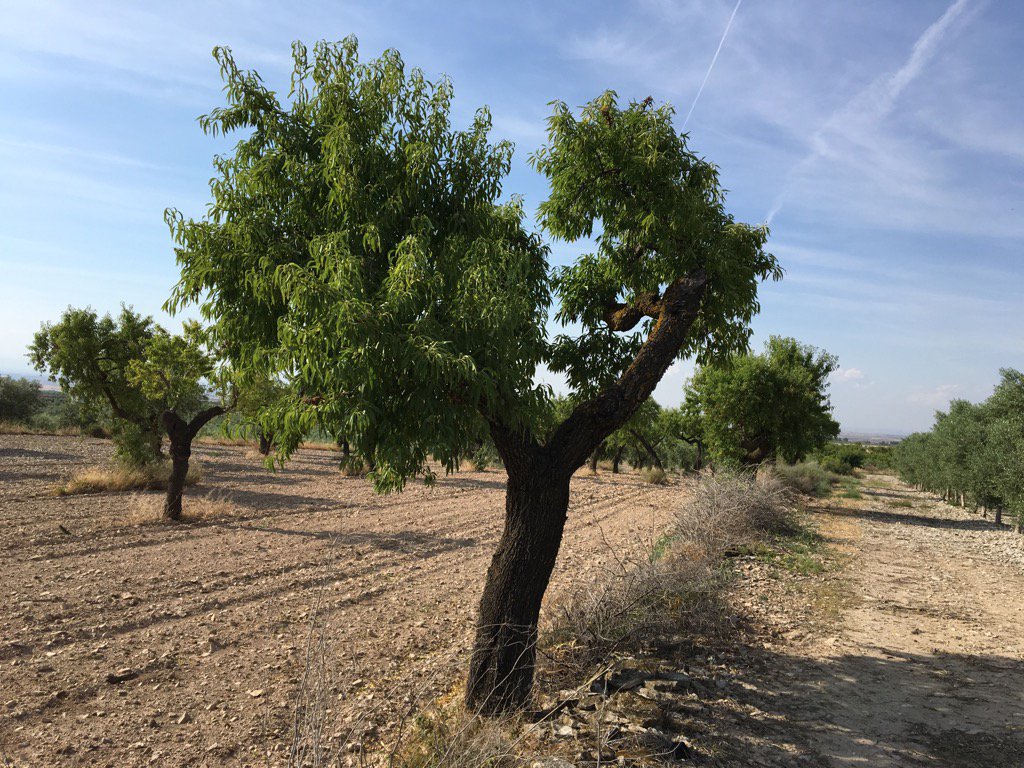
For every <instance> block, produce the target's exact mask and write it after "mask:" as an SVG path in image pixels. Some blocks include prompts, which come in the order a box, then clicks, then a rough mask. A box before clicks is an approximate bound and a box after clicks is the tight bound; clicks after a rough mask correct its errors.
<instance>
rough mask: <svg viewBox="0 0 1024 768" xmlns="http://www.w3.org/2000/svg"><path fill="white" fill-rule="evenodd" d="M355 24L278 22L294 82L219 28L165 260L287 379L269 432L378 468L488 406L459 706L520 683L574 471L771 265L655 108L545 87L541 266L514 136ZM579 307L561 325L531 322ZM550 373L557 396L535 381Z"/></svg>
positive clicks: (743, 310) (729, 328)
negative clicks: (540, 372) (253, 65)
mask: <svg viewBox="0 0 1024 768" xmlns="http://www.w3.org/2000/svg"><path fill="white" fill-rule="evenodd" d="M357 48H358V46H357V44H356V41H355V39H354V38H349V39H347V40H345V41H343V42H341V43H338V44H329V43H319V44H317V46H316V47H315V49H314V50H313V53H312V56H310V55H309V52H308V51H307V49H306V48H305V47H304V46H302V45H301V44H295V46H294V47H293V55H294V60H295V67H294V73H293V76H292V82H291V90H290V92H289V94H288V98H287V99H285V100H282V99H280V98H279V97H278V96H277V94H276V93H274V92H273V91H272V90H270V89H269V88H268V87H267V86H265V85H264V84H263V82H262V80H261V79H260V78H259V76H258V75H257V74H256V73H254V72H248V71H243V70H241V69H239V68H238V67H237V66H236V64H235V62H234V60H233V58H232V56H231V53H230V51H228V50H227V49H224V48H218V49H215V56H216V58H217V61H218V62H219V63H220V67H221V72H222V75H223V77H224V80H225V84H226V85H225V94H226V99H227V104H226V105H225V106H224V107H220V108H217V109H214V110H213V111H212V112H210V113H209V114H208V115H206V116H205V117H203V118H201V119H200V124H201V125H202V127H203V129H204V130H206V131H207V132H210V133H214V134H218V133H222V132H223V133H228V132H236V131H237V132H238V133H239V135H240V137H241V138H240V139H239V140H238V142H237V143H236V145H235V148H234V151H233V152H232V153H231V154H230V155H228V156H224V157H218V158H216V159H215V161H214V164H215V168H216V175H215V177H214V179H213V180H212V182H211V184H210V192H211V196H212V202H211V203H210V206H209V208H208V212H207V214H206V215H205V216H204V217H203V218H200V219H191V218H186V217H184V216H183V215H182V214H181V213H179V212H177V211H174V210H169V211H168V213H167V220H168V223H169V225H170V228H171V231H172V235H173V238H174V240H175V243H176V253H177V259H178V263H179V265H180V266H181V281H180V282H179V283H178V285H177V287H176V288H175V290H174V292H173V294H172V297H171V299H170V300H169V302H168V308H169V309H170V310H172V311H174V310H177V309H178V308H180V307H182V306H183V305H185V304H190V303H195V304H198V305H199V306H200V311H201V313H202V315H203V317H204V319H205V320H206V321H207V323H208V325H209V329H210V333H211V338H212V340H213V343H214V344H215V345H216V347H217V349H218V350H221V351H223V354H224V355H225V356H226V358H227V360H228V362H229V364H230V365H231V366H232V368H233V370H234V371H235V372H236V375H238V376H244V377H249V378H251V379H253V380H258V379H260V378H265V377H269V378H273V379H277V380H280V381H282V382H285V383H287V392H286V394H285V396H283V397H280V398H276V399H275V400H274V402H273V403H272V404H271V405H270V406H269V407H268V409H267V412H266V413H265V414H264V416H263V418H262V419H261V425H262V426H263V427H264V428H265V429H266V430H267V431H269V432H272V433H273V435H274V441H275V444H276V446H277V448H278V451H279V453H280V454H282V455H283V456H286V455H287V454H288V452H289V451H290V450H292V449H294V448H295V447H296V446H297V445H298V443H299V441H300V440H301V438H302V436H303V435H304V434H305V433H306V432H309V431H312V430H313V429H314V428H321V429H323V430H325V431H326V432H327V433H328V434H333V435H337V436H343V437H344V438H345V439H346V440H347V441H348V442H349V443H351V447H352V448H353V449H354V453H355V454H356V455H357V456H359V457H360V458H362V459H365V460H366V462H367V463H368V464H369V465H370V466H371V467H372V468H373V469H372V471H371V473H370V477H371V478H372V479H373V481H374V483H375V485H376V487H377V489H378V490H381V491H388V490H397V489H400V488H401V487H402V486H403V484H404V483H405V482H406V481H407V479H408V478H410V477H412V476H414V475H417V474H421V475H423V476H424V477H425V478H426V479H427V480H430V479H432V477H433V475H432V470H431V468H430V466H429V464H428V461H429V460H430V459H436V460H439V461H440V462H441V464H442V465H444V466H445V467H447V468H448V469H452V468H453V467H454V466H455V465H456V463H457V462H458V461H459V458H460V457H461V456H463V455H466V454H469V453H471V452H472V451H473V449H475V448H477V447H479V444H480V432H481V428H482V426H483V425H486V428H487V431H488V432H489V434H490V438H491V440H492V441H493V444H494V446H495V448H496V450H497V452H498V454H499V456H500V457H501V460H502V463H503V465H504V467H505V470H506V472H507V474H508V483H507V485H506V525H505V529H504V532H503V534H502V537H501V539H500V540H499V542H498V546H497V548H496V550H495V554H494V558H493V560H492V563H491V567H490V569H489V570H488V575H487V582H486V586H485V588H484V594H483V597H482V599H481V603H480V614H479V617H478V622H477V639H476V643H475V647H474V652H473V658H472V662H471V664H470V673H469V676H468V682H467V695H466V701H467V704H468V705H469V706H470V707H473V708H479V709H482V710H486V711H503V710H507V709H513V708H516V707H521V706H523V705H524V704H525V702H526V701H527V698H528V696H529V692H530V688H531V684H532V676H533V660H534V654H535V641H536V634H537V621H538V617H539V612H540V606H541V601H542V598H543V595H544V591H545V590H546V588H547V584H548V581H549V579H550V577H551V571H552V569H553V568H554V564H555V559H556V557H557V555H558V550H559V547H560V545H561V539H562V533H563V527H564V523H565V519H566V512H567V509H568V503H569V483H570V478H571V477H572V474H573V472H574V471H575V470H576V469H577V468H578V467H580V466H581V465H582V464H583V463H584V461H585V460H586V459H587V457H588V456H590V455H592V453H593V452H594V450H596V449H597V448H598V447H599V446H600V445H601V443H602V442H603V441H604V440H606V439H607V438H608V436H609V435H611V434H612V433H613V432H615V430H617V429H619V428H620V427H621V426H623V425H624V424H625V423H626V422H627V421H628V420H629V419H630V418H631V417H632V416H633V415H634V414H635V413H636V411H637V410H638V409H639V408H640V407H641V406H642V405H643V404H644V403H645V402H646V401H647V400H648V398H649V397H650V395H651V393H652V392H653V390H654V388H655V386H656V385H657V383H658V382H659V381H660V380H661V377H662V376H663V375H664V373H665V371H666V370H667V369H668V367H669V366H670V365H671V364H672V362H673V361H674V360H675V359H677V358H678V357H679V356H680V355H693V356H696V357H697V358H698V359H700V360H702V361H711V360H713V359H716V358H717V357H718V356H720V355H723V354H726V353H729V352H738V351H740V350H742V349H745V348H746V344H747V340H748V336H749V332H750V331H749V321H750V319H751V317H752V316H753V314H754V313H755V312H756V311H757V309H758V305H757V286H758V283H759V281H760V280H763V279H765V278H777V277H779V276H780V270H779V267H778V265H777V264H776V261H775V259H774V257H772V256H771V255H770V254H768V253H766V252H765V251H764V244H765V242H766V239H767V234H768V233H767V229H766V228H764V227H754V226H748V225H745V224H740V223H737V222H736V221H735V220H734V219H733V217H732V216H731V215H729V214H728V213H726V212H725V210H724V197H723V192H722V190H721V187H720V185H719V181H718V173H717V171H716V169H715V168H714V166H712V165H711V164H710V163H708V162H706V161H705V160H703V159H701V158H699V157H697V156H696V155H695V154H693V153H692V152H691V151H690V150H689V149H688V148H687V145H686V137H685V136H684V135H680V134H679V133H678V132H677V131H676V130H675V128H674V126H673V124H672V116H673V113H672V110H671V108H670V107H667V106H654V105H653V102H652V100H651V99H644V100H643V101H640V102H630V103H629V104H628V105H626V106H620V104H619V102H618V99H617V97H616V95H615V94H614V93H612V92H606V93H604V94H601V95H600V96H598V97H597V98H596V99H594V100H593V101H591V102H590V103H588V104H587V105H586V106H584V107H583V108H582V109H581V110H580V111H579V113H578V114H577V113H576V112H575V111H574V110H571V109H569V108H568V107H567V106H566V105H565V104H562V103H556V104H555V105H554V110H553V114H552V116H551V118H550V120H549V121H548V141H547V143H546V144H545V146H544V147H542V148H541V149H540V150H538V151H537V153H536V154H535V155H534V156H533V157H532V158H531V160H532V163H533V165H534V167H535V168H536V169H537V170H538V171H539V172H540V173H541V174H543V175H544V176H545V177H546V178H547V179H548V183H549V189H550V194H549V196H548V198H547V199H546V200H545V201H543V202H542V203H541V204H540V206H539V217H540V225H541V228H542V230H543V231H544V232H546V233H547V234H548V235H549V236H551V237H554V238H561V239H565V240H588V241H592V242H594V244H595V246H596V247H595V249H594V250H593V252H592V253H589V254H587V255H585V256H582V257H581V258H579V259H578V260H577V261H576V262H575V263H574V264H571V265H568V266H566V267H564V268H562V269H557V270H555V269H551V267H550V265H549V263H548V246H547V245H546V244H545V242H544V241H543V240H542V238H541V235H540V234H538V233H536V232H532V231H530V229H529V228H528V226H527V224H526V222H525V208H524V203H523V200H522V199H521V198H519V197H517V196H515V195H511V196H507V195H505V194H504V190H503V188H502V183H503V180H504V177H505V176H506V175H507V174H508V172H509V169H510V164H511V158H512V145H511V144H510V143H508V142H505V141H498V142H492V141H491V140H490V139H489V133H490V129H491V118H490V114H489V113H488V111H487V109H486V108H481V109H480V110H478V111H477V112H476V113H475V115H474V117H473V118H472V120H470V122H469V125H468V127H466V128H464V129H459V128H456V127H454V126H453V125H452V122H451V100H452V94H453V89H452V85H451V83H450V82H449V81H448V80H447V79H443V78H442V79H440V80H438V81H436V82H430V81H428V80H427V78H426V77H425V75H424V74H423V73H422V72H421V71H420V70H418V69H411V70H406V67H405V64H404V63H403V61H402V59H401V57H400V56H399V55H398V53H397V52H395V51H387V52H385V53H384V54H383V55H382V56H381V57H380V58H378V59H375V60H371V61H369V62H365V63H364V62H361V61H360V60H359V57H358V50H357ZM555 305H557V310H556V312H557V315H556V317H557V319H559V320H561V321H562V322H563V323H564V324H571V325H574V326H575V327H576V328H578V333H576V334H575V335H573V334H570V333H564V334H561V335H559V336H558V337H557V338H556V339H554V340H549V339H548V338H547V335H546V329H545V326H546V321H547V319H548V316H549V313H550V312H551V310H552V308H553V307H554V306H555ZM542 364H543V365H546V366H548V367H549V368H551V369H553V370H556V371H561V372H564V373H565V374H566V378H567V379H568V381H569V383H570V385H571V388H572V392H571V394H570V396H569V398H568V401H567V404H568V406H569V408H568V415H563V414H562V413H560V411H561V407H562V406H561V403H560V402H559V400H558V398H556V397H554V395H553V393H552V392H551V391H550V389H548V388H546V387H543V386H540V385H538V384H536V383H535V380H534V375H535V372H536V370H537V368H538V366H540V365H542Z"/></svg>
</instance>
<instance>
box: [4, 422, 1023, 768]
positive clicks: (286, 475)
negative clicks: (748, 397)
mask: <svg viewBox="0 0 1024 768" xmlns="http://www.w3.org/2000/svg"><path fill="white" fill-rule="evenodd" d="M108 454H109V445H108V444H107V443H104V442H102V441H96V440H90V439H84V438H83V439H78V438H49V437H0V552H2V554H3V571H2V574H3V577H2V581H0V586H2V589H0V615H2V617H3V622H2V624H0V668H2V674H0V758H4V757H6V759H7V760H8V761H9V763H8V765H13V766H19V767H20V766H117V767H118V768H120V767H121V766H142V765H159V766H221V765H231V766H239V765H275V764H281V762H282V761H283V755H284V753H285V752H286V751H287V748H288V744H289V743H290V742H291V734H292V729H293V721H292V718H293V714H294V711H295V705H296V701H299V700H301V695H300V694H301V692H302V691H304V690H310V689H312V690H318V691H326V692H327V695H326V697H325V698H322V700H320V701H317V702H313V701H307V704H309V705H310V706H320V707H322V708H325V709H326V710H328V711H327V713H326V716H325V717H324V718H322V721H323V722H325V723H327V724H328V725H327V726H326V728H327V730H326V731H325V732H324V733H323V734H322V736H323V738H324V739H325V740H328V741H329V740H330V739H332V738H334V739H344V738H346V737H347V736H348V729H349V728H350V727H351V726H353V725H354V726H356V727H358V728H359V729H360V730H363V731H365V732H366V733H367V737H368V738H369V739H370V740H371V741H372V740H373V738H374V735H375V734H376V735H378V736H381V737H386V736H389V735H390V734H391V733H393V732H394V729H395V728H396V722H397V720H398V713H399V711H400V710H402V709H403V708H405V709H409V708H415V706H416V704H417V702H418V701H421V700H425V699H428V698H431V697H433V696H436V695H438V694H443V693H444V692H445V691H448V690H450V689H451V687H452V684H453V681H457V680H458V679H459V676H460V674H461V673H462V670H463V665H464V663H465V658H466V650H467V646H468V642H469V639H470V636H471V631H472V620H473V614H474V611H475V605H476V600H477V598H478V595H479V591H480V589H481V584H482V577H483V573H484V571H485V568H486V564H487V562H488V559H489V557H490V553H491V551H492V549H493V546H494V543H495V541H496V538H497V536H498V534H499V531H500V525H501V513H502V505H503V475H502V474H501V473H499V472H497V471H489V472H462V473H459V474H457V475H455V476H452V477H449V478H444V479H442V480H441V481H440V482H439V483H438V485H437V486H436V487H434V488H424V487H422V486H418V485H414V486H411V487H410V488H409V489H408V490H407V491H406V492H405V493H404V494H402V495H397V496H386V497H380V496H376V495H374V494H373V493H372V491H371V489H370V488H369V487H368V485H367V483H366V482H365V480H362V479H359V478H348V477H343V476H341V474H340V473H339V472H338V470H337V466H336V457H335V456H334V455H333V454H331V453H329V452H318V451H304V452H301V453H300V454H299V455H298V457H297V458H296V460H295V461H294V462H293V463H292V464H291V465H289V467H288V468H287V469H286V470H285V471H283V472H279V473H277V474H271V473H268V472H266V471H264V470H263V469H261V468H260V466H259V459H258V457H256V456H254V455H253V454H251V453H250V452H248V451H247V450H246V449H244V448H238V447H220V446H204V447H202V448H201V449H199V450H198V451H197V452H196V455H197V457H198V459H199V460H200V462H201V463H202V464H203V466H204V469H205V473H204V479H203V481H202V483H201V484H200V485H199V486H197V487H196V488H195V489H193V490H192V491H191V496H190V497H189V498H195V497H196V496H199V495H207V496H209V495H211V494H212V495H214V496H215V497H217V498H219V499H220V501H218V502H217V503H216V504H212V505H211V508H212V509H213V511H214V512H215V513H216V514H215V515H214V516H213V517H212V518H211V519H208V520H205V521H203V522H198V523H189V524H186V525H181V526H168V525H163V524H156V523H152V522H147V520H146V516H147V515H149V516H152V515H153V514H154V512H155V510H156V509H157V504H158V497H157V496H155V495H152V494H147V495H141V496H140V495H132V494H125V495H116V496H111V495H106V496H102V497H99V496H73V497H63V498H58V497H54V496H52V495H50V492H51V489H52V488H53V487H54V485H56V484H57V482H58V481H59V480H60V479H61V478H63V477H66V476H68V475H69V474H70V473H71V472H73V471H74V470H75V469H77V468H82V467H85V466H89V465H91V464H97V463H99V462H102V461H103V460H104V458H105V457H106V456H107V455H108ZM686 492H687V489H686V486H685V484H676V485H671V486H667V487H659V486H651V485H646V484H644V483H642V482H641V481H640V480H639V479H638V478H637V477H636V476H631V475H624V476H620V477H613V476H612V475H610V474H602V475H599V476H598V477H596V478H595V477H592V476H586V475H581V476H579V477H577V478H576V479H575V480H574V487H573V501H572V507H571V510H570V518H569V519H570V522H569V529H568V533H567V538H566V542H565V546H564V548H563V552H562V556H561V557H560V560H559V564H558V569H557V572H556V576H555V583H554V586H553V589H552V590H551V593H550V594H551V595H553V596H554V597H555V599H557V596H558V595H559V594H560V593H563V592H564V590H566V589H567V588H568V586H570V585H571V584H572V583H574V582H575V581H576V580H577V579H580V578H587V577H589V576H591V575H594V574H596V573H597V572H598V570H599V569H603V568H607V567H613V565H614V563H615V561H616V559H617V558H618V557H620V556H622V555H623V554H624V553H627V552H630V551H640V550H641V549H642V548H643V547H646V546H649V545H650V542H651V540H652V539H653V538H655V537H657V535H658V534H659V533H660V532H661V531H662V530H663V528H664V526H665V525H666V523H667V522H668V520H669V518H670V516H671V514H672V512H673V510H674V509H675V508H676V507H677V506H678V504H679V502H680V500H681V498H682V496H683V495H684V494H685V493H686ZM187 500H188V499H187ZM187 500H186V501H187ZM809 519H810V520H811V521H812V522H813V525H814V526H815V527H816V528H817V529H818V531H819V533H820V535H821V537H822V540H823V546H822V549H821V551H822V552H823V553H825V554H824V559H825V562H826V567H825V570H824V572H822V573H816V572H801V570H800V569H799V568H798V569H796V570H792V569H791V570H788V571H787V570H786V569H785V568H780V566H779V565H778V564H771V565H768V564H766V563H764V562H760V561H759V560H758V559H757V558H756V557H751V558H749V559H748V560H746V561H738V562H737V563H736V564H735V567H736V569H737V573H738V575H739V578H738V579H737V580H736V582H735V589H734V592H735V593H734V594H733V595H732V598H731V599H732V602H733V603H734V605H733V608H734V609H735V610H736V611H737V613H736V621H737V626H740V625H742V626H744V627H746V629H744V630H741V631H738V632H737V633H735V634H734V635H733V634H729V633H726V635H728V636H723V638H722V645H721V647H720V648H709V649H708V650H707V653H706V655H705V657H704V658H702V659H699V660H698V661H697V662H695V663H694V668H693V670H691V671H694V673H695V674H696V671H697V670H714V677H715V681H714V685H713V686H712V688H713V690H714V691H715V693H714V695H712V696H709V697H705V698H703V699H702V700H700V701H695V702H694V703H693V707H692V709H691V711H690V712H689V715H690V717H689V718H688V719H687V721H686V722H687V723H689V724H690V725H687V726H686V728H685V729H684V734H683V735H685V736H686V738H687V739H689V740H690V742H691V743H692V744H694V745H696V746H697V747H698V751H699V754H700V755H701V757H700V758H699V760H698V762H702V763H707V764H711V765H721V766H777V767H779V768H782V767H783V766H794V765H795V766H822V767H825V766H828V767H834V766H844V767H845V766H871V767H872V768H876V767H878V768H887V767H896V766H912V767H916V766H930V767H940V766H941V767H943V768H945V767H951V766H963V767H966V768H982V766H984V767H986V768H988V767H989V766H991V767H993V768H1010V767H1011V766H1017V767H1018V768H1019V767H1020V766H1024V537H1020V536H1018V535H1016V534H1014V533H1012V532H1011V531H1010V530H1009V529H1008V528H1006V527H1002V528H997V527H996V526H994V525H993V524H992V523H991V521H988V520H984V519H982V518H980V517H979V516H977V515H973V514H970V513H968V512H966V511H963V510H960V509H957V508H954V507H951V506H948V505H945V504H942V503H941V502H939V501H938V500H936V499H934V498H932V497H928V496H926V495H924V494H920V493H917V492H914V491H912V490H910V489H908V488H906V487H905V486H902V485H900V484H898V483H897V482H895V481H894V480H893V479H892V478H889V477H884V476H879V475H875V476H868V477H866V478H864V479H863V482H862V486H861V498H842V497H840V496H834V497H833V498H831V499H829V500H826V501H823V502H816V503H815V504H813V505H812V507H811V509H810V515H809ZM321 624H322V625H323V631H322V632H320V631H317V632H314V633H313V637H314V639H317V638H323V639H324V645H320V644H318V642H315V641H314V642H312V643H310V642H309V637H310V628H311V626H316V627H319V626H320V625H321ZM310 657H311V658H313V663H307V659H308V658H310ZM304 673H307V674H310V673H311V674H312V676H313V677H314V678H316V679H315V680H313V681H312V682H310V681H308V680H307V682H306V684H304V683H303V675H304ZM709 674H710V673H709ZM122 677H123V678H125V679H122ZM268 755H269V758H268ZM2 764H3V760H2V759H0V765H2Z"/></svg>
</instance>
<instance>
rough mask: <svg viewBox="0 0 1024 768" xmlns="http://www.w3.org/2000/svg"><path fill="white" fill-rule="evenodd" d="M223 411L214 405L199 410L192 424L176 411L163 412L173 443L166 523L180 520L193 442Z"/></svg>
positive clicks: (165, 501) (166, 499) (165, 506)
mask: <svg viewBox="0 0 1024 768" xmlns="http://www.w3.org/2000/svg"><path fill="white" fill-rule="evenodd" d="M224 412H225V409H224V408H222V407H220V406H219V405H218V406H214V407H213V408H207V409H206V410H205V411H200V412H199V414H198V415H196V417H195V418H194V419H192V421H188V422H187V421H185V420H184V419H183V418H181V417H180V416H179V415H178V414H177V413H175V412H174V411H164V415H163V422H164V429H166V430H167V437H168V438H170V441H171V476H170V478H168V480H167V497H166V498H165V499H164V518H166V519H167V520H174V521H175V522H177V521H178V520H181V499H182V496H183V495H184V493H185V480H186V479H187V478H188V462H189V459H190V458H191V456H192V440H194V439H195V436H196V435H197V434H198V433H199V430H200V429H202V428H203V426H205V425H206V423H207V422H209V421H210V420H211V419H213V418H214V417H216V416H220V415H221V414H222V413H224Z"/></svg>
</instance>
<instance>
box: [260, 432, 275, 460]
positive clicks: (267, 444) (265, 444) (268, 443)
mask: <svg viewBox="0 0 1024 768" xmlns="http://www.w3.org/2000/svg"><path fill="white" fill-rule="evenodd" d="M259 441H260V453H261V454H262V455H263V456H269V455H270V449H271V448H272V447H273V445H274V436H273V435H269V434H267V433H266V432H264V431H263V430H262V429H261V430H260V433H259Z"/></svg>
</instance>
